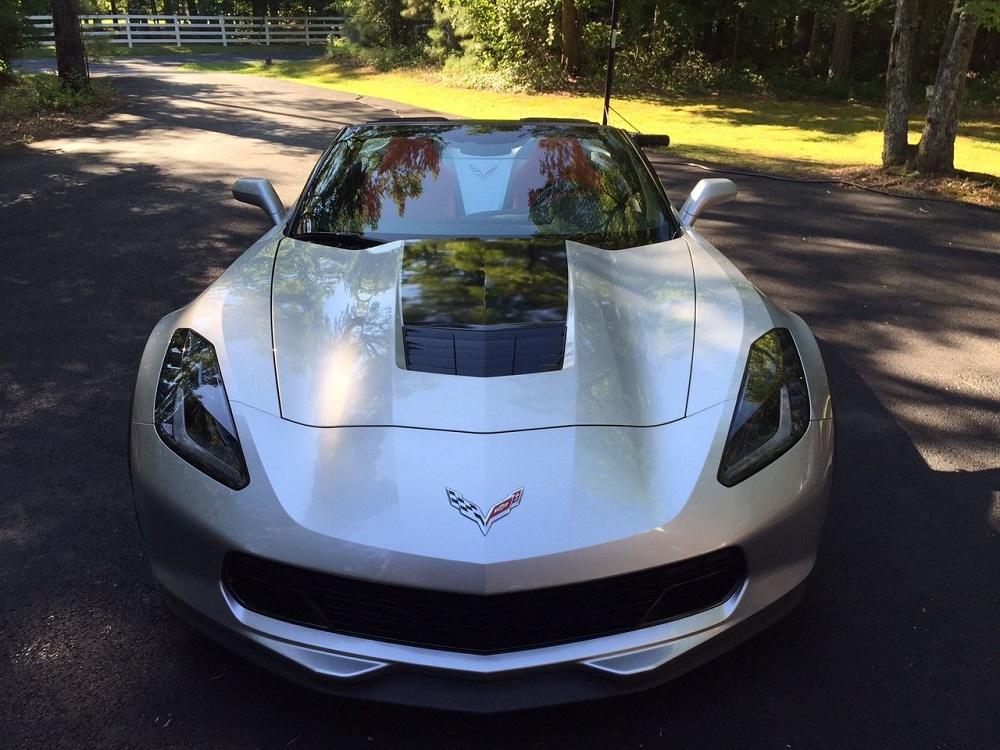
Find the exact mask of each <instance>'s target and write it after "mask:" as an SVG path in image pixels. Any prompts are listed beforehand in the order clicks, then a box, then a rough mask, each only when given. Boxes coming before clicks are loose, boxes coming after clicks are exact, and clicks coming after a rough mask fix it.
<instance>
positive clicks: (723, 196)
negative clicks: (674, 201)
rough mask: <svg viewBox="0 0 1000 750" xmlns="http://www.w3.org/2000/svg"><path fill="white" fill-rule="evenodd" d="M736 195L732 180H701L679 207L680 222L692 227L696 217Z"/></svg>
mask: <svg viewBox="0 0 1000 750" xmlns="http://www.w3.org/2000/svg"><path fill="white" fill-rule="evenodd" d="M736 193H737V190H736V185H734V184H733V181H732V180H727V179H725V178H719V177H717V178H714V179H711V180H701V181H700V182H699V183H698V184H697V185H695V186H694V190H692V191H691V195H689V196H688V198H687V200H686V201H684V205H683V206H681V222H683V223H684V224H687V225H688V226H689V227H693V226H694V223H695V222H696V221H697V220H698V217H699V216H701V214H702V213H704V212H705V211H706V210H707V209H709V208H711V207H712V206H717V205H719V204H720V203H726V202H727V201H731V200H732V199H733V198H735V197H736Z"/></svg>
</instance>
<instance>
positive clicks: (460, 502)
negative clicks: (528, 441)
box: [445, 487, 524, 536]
mask: <svg viewBox="0 0 1000 750" xmlns="http://www.w3.org/2000/svg"><path fill="white" fill-rule="evenodd" d="M445 490H446V491H447V493H448V502H450V503H451V505H452V507H453V508H456V509H457V510H458V512H459V513H461V514H462V515H463V516H465V517H466V518H468V519H470V520H472V521H475V522H476V524H477V525H478V526H479V530H480V531H481V532H483V536H486V535H487V534H489V533H490V527H491V526H492V525H493V522H494V521H499V520H500V519H501V518H503V517H504V516H506V515H507V514H508V513H510V512H511V511H512V510H513V509H514V508H515V507H517V505H519V504H520V502H521V495H523V494H524V488H523V487H522V488H521V489H519V490H514V491H513V492H511V493H510V494H509V495H507V497H505V498H504V499H503V500H501V501H500V502H499V503H497V504H496V505H494V506H493V507H492V508H490V509H489V510H488V511H487V512H486V513H483V509H482V508H480V507H479V506H478V505H476V504H475V503H473V502H470V501H469V500H466V499H465V498H464V497H463V496H462V495H461V494H460V493H458V492H455V490H453V489H451V487H445Z"/></svg>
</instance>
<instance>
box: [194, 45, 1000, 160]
mask: <svg viewBox="0 0 1000 750" xmlns="http://www.w3.org/2000/svg"><path fill="white" fill-rule="evenodd" d="M186 67H188V68H191V69H196V70H228V71H232V72H246V73H254V74H257V75H266V76H274V77H280V78H288V79H291V80H295V81H299V82H301V83H307V84H312V85H315V86H324V87H327V88H333V89H337V90H340V91H347V92H350V93H354V94H359V95H365V96H371V97H378V98H383V99H392V100H394V101H399V102H403V103H406V104H412V105H416V106H420V107H425V108H427V109H432V110H437V111H440V112H445V113H449V114H453V115H459V116H462V117H484V118H518V117H541V116H548V117H582V118H586V119H589V120H598V121H599V120H600V118H601V109H602V106H603V98H602V97H599V96H587V95H575V94H512V93H501V92H495V91H482V90H470V89H464V88H457V87H452V86H448V85H447V84H445V83H443V82H442V81H441V78H440V76H439V75H437V74H436V73H431V72H413V71H406V72H400V71H392V72H376V71H372V70H369V69H361V68H355V69H350V68H343V67H340V66H337V65H334V64H331V63H328V62H325V61H323V60H318V59H317V60H301V61H280V60H278V61H275V63H274V64H273V65H272V66H269V67H266V68H265V67H264V65H263V63H261V62H257V61H247V62H237V63H211V62H203V63H191V64H189V65H187V66H186ZM611 106H612V108H613V109H614V110H615V111H614V112H612V114H611V117H610V118H609V120H610V123H611V124H612V125H619V126H621V127H624V128H627V129H633V130H638V131H640V132H643V133H666V134H668V135H669V136H670V138H671V149H672V150H673V151H675V152H676V153H678V154H679V155H681V156H684V157H687V158H699V159H705V160H710V161H717V162H726V163H739V164H742V165H745V166H753V167H757V168H760V169H779V170H780V171H782V172H786V173H787V172H796V171H800V172H808V173H815V171H816V170H817V169H830V168H838V167H842V168H843V167H857V166H865V165H869V166H878V165H880V163H881V153H882V132H881V123H882V117H883V110H882V108H881V107H876V106H871V105H862V104H847V103H836V102H798V101H794V102H793V101H779V100H772V99H760V98H739V97H733V96H710V97H703V98H700V99H697V100H693V99H692V100H685V99H659V100H657V99H648V98H630V99H625V100H621V99H612V102H611ZM617 113H620V114H617ZM913 114H914V118H913V120H912V123H911V128H912V134H911V136H910V141H911V142H912V143H916V142H917V141H918V140H919V138H920V128H921V127H922V125H923V122H922V113H921V112H914V113H913ZM955 167H956V168H957V169H959V170H963V171H967V172H975V173H979V174H985V175H992V176H994V177H1000V117H997V113H996V112H975V111H967V112H966V113H965V120H964V121H963V122H962V124H961V126H960V129H959V137H958V139H957V141H956V144H955Z"/></svg>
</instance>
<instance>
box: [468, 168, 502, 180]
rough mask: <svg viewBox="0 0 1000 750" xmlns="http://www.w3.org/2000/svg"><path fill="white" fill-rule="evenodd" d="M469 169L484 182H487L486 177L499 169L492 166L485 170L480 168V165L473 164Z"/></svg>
mask: <svg viewBox="0 0 1000 750" xmlns="http://www.w3.org/2000/svg"><path fill="white" fill-rule="evenodd" d="M469 169H470V170H471V171H472V174H474V175H475V176H476V177H478V178H479V179H480V180H482V181H483V182H486V178H487V177H489V176H490V175H491V174H493V173H494V172H496V171H497V168H496V167H490V168H489V169H487V170H486V171H485V172H484V171H483V170H481V169H479V168H478V167H474V166H472V165H471V164H470V165H469Z"/></svg>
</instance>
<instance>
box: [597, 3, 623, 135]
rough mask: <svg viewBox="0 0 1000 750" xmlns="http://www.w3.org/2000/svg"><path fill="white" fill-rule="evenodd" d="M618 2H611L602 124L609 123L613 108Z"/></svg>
mask: <svg viewBox="0 0 1000 750" xmlns="http://www.w3.org/2000/svg"><path fill="white" fill-rule="evenodd" d="M618 2H619V0H612V2H611V42H610V43H609V44H608V74H607V77H606V78H605V79H604V118H603V119H602V120H601V124H602V125H607V124H608V110H609V109H610V108H611V81H612V79H613V78H614V72H615V47H617V46H618Z"/></svg>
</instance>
